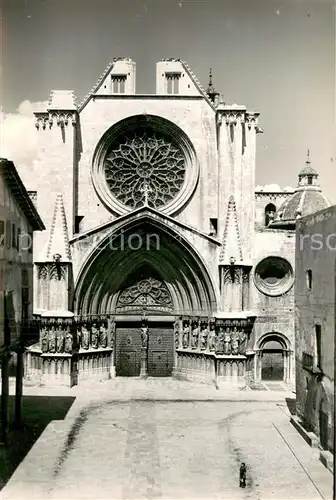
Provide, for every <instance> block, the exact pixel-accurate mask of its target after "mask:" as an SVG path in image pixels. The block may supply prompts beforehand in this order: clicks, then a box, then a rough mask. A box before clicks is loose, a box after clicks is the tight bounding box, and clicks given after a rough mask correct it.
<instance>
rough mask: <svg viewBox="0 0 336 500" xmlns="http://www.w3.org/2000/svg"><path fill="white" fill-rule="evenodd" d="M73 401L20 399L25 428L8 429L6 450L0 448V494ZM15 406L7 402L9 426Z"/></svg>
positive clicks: (27, 397)
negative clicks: (53, 421)
mask: <svg viewBox="0 0 336 500" xmlns="http://www.w3.org/2000/svg"><path fill="white" fill-rule="evenodd" d="M74 400H75V398H74V397H52V396H23V397H22V417H23V424H24V427H23V429H22V430H14V429H12V428H10V430H9V433H8V446H7V447H1V448H0V490H1V489H2V488H3V487H4V486H5V484H6V483H7V481H8V480H9V479H10V477H11V475H12V474H13V473H14V471H15V469H16V468H17V467H18V465H20V463H21V462H22V460H23V459H24V458H25V456H26V455H27V453H28V452H29V451H30V449H31V448H32V446H33V445H34V444H35V442H36V441H37V440H38V438H39V437H40V435H41V434H42V432H43V431H44V429H45V428H46V427H47V425H48V424H49V422H51V421H52V420H63V419H64V418H65V416H66V414H67V413H68V411H69V409H70V408H71V406H72V404H73V402H74ZM14 404H15V398H14V396H10V397H9V401H8V421H9V423H11V422H12V421H13V420H14ZM0 408H1V406H0Z"/></svg>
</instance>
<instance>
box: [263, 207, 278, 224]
mask: <svg viewBox="0 0 336 500" xmlns="http://www.w3.org/2000/svg"><path fill="white" fill-rule="evenodd" d="M275 212H276V206H275V205H274V204H273V203H269V204H268V205H266V207H265V226H266V227H267V226H268V225H269V224H270V223H271V222H273V220H274V216H275Z"/></svg>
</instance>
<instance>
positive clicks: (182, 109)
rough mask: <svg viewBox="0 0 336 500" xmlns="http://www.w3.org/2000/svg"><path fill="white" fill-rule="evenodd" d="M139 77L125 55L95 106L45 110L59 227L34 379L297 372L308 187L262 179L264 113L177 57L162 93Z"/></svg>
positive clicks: (38, 290) (52, 239)
mask: <svg viewBox="0 0 336 500" xmlns="http://www.w3.org/2000/svg"><path fill="white" fill-rule="evenodd" d="M135 75H136V67H135V63H134V62H133V61H132V60H130V59H124V58H122V59H115V60H113V62H112V63H111V64H110V65H109V66H108V67H107V68H106V70H105V72H104V73H103V75H102V76H101V77H100V79H99V80H98V82H97V83H96V85H95V86H94V87H93V88H92V90H91V91H90V92H89V93H88V95H87V96H86V97H85V99H84V100H83V102H82V103H80V104H77V102H76V98H75V95H74V93H73V92H72V91H53V92H52V93H51V97H50V101H49V105H48V106H47V108H46V109H43V110H39V111H38V112H36V113H35V118H36V128H37V134H38V140H39V154H38V157H37V159H36V163H35V167H36V168H37V171H38V174H39V175H38V176H36V179H35V185H34V187H33V189H34V190H35V191H36V195H35V196H36V204H37V209H38V211H39V213H40V215H41V217H42V219H43V221H44V223H45V225H46V227H47V230H46V231H44V232H43V233H41V234H38V235H37V237H36V240H35V242H34V258H35V314H36V316H37V317H38V318H39V321H40V341H39V343H38V344H36V345H34V346H33V347H31V348H30V349H29V351H28V352H27V362H26V367H27V370H26V378H28V379H29V378H30V379H33V380H36V381H38V382H39V383H41V384H66V385H73V384H80V383H81V382H82V381H85V380H90V379H97V378H98V379H108V378H114V377H116V376H141V377H147V376H175V377H179V378H184V379H190V380H200V381H203V382H208V383H215V384H217V385H218V386H220V385H222V384H229V385H234V386H237V387H241V388H244V387H248V386H253V385H258V384H259V383H260V381H262V380H279V381H283V382H285V383H288V384H290V385H291V384H293V383H294V380H295V366H294V360H295V357H294V295H293V284H294V248H295V243H294V240H295V231H294V229H295V218H296V217H299V216H300V210H299V209H298V204H300V203H301V201H300V200H301V198H300V200H299V201H297V200H296V198H295V196H296V195H297V191H295V190H294V191H295V192H293V191H291V190H280V189H274V190H272V189H271V190H270V189H268V190H265V189H263V188H256V187H255V172H256V141H257V135H258V134H259V133H261V132H262V129H261V128H260V127H259V125H258V117H259V113H256V112H252V111H248V110H247V108H246V107H245V106H241V105H237V104H233V105H228V104H225V103H224V102H223V100H222V99H221V98H220V96H219V94H218V93H217V92H216V91H215V89H214V87H213V85H212V81H211V78H210V82H209V87H208V89H207V90H205V89H204V88H203V87H202V86H201V84H200V83H199V81H198V80H197V78H196V76H195V75H194V74H193V72H192V71H191V69H190V67H189V66H188V65H187V64H186V63H184V62H182V61H180V60H178V59H169V60H162V61H160V62H158V63H157V66H156V93H155V94H143V95H142V94H136V91H135ZM306 178H307V174H303V175H302V179H303V180H304V181H305V180H306ZM300 179H301V178H300ZM299 184H300V182H299ZM316 191H318V189H317V187H316ZM321 196H322V195H321ZM293 198H295V200H294V201H292V200H293ZM326 203H327V202H326ZM288 204H289V205H290V206H291V207H292V206H294V208H293V207H292V212H293V210H294V212H295V215H294V224H293V220H292V219H288V220H287V218H286V217H287V215H286V210H285V207H287V205H288ZM295 207H296V208H295ZM287 212H288V209H287ZM301 215H302V213H301ZM291 216H292V213H291V215H290V217H291Z"/></svg>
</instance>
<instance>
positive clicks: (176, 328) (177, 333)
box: [174, 320, 180, 349]
mask: <svg viewBox="0 0 336 500" xmlns="http://www.w3.org/2000/svg"><path fill="white" fill-rule="evenodd" d="M174 342H175V349H178V348H179V346H180V321H179V320H176V321H175V323H174Z"/></svg>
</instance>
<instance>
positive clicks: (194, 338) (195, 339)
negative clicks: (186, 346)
mask: <svg viewBox="0 0 336 500" xmlns="http://www.w3.org/2000/svg"><path fill="white" fill-rule="evenodd" d="M198 337H199V326H198V325H197V324H196V323H195V328H193V331H192V336H191V347H192V348H193V349H197V347H198Z"/></svg>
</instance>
